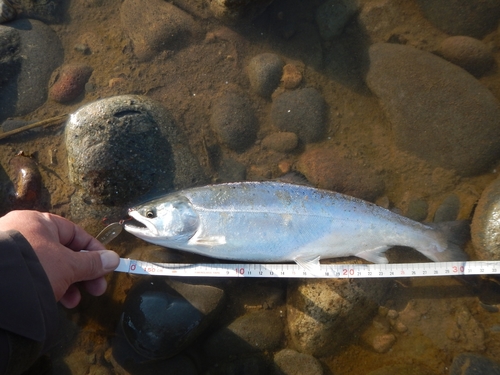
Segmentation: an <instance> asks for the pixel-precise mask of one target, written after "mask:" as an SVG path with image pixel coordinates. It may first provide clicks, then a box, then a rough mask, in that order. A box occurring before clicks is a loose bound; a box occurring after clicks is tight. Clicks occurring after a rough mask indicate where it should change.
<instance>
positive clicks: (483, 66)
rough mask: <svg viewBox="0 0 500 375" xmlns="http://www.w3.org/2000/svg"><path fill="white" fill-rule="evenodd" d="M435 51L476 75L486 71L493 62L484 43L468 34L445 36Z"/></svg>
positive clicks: (479, 75) (493, 59) (491, 55)
mask: <svg viewBox="0 0 500 375" xmlns="http://www.w3.org/2000/svg"><path fill="white" fill-rule="evenodd" d="M436 53H437V54H438V55H440V56H441V57H443V58H444V59H446V60H448V61H449V62H452V63H453V64H455V65H458V66H459V67H461V68H463V69H465V70H467V71H468V72H469V73H471V74H473V75H475V76H476V77H481V76H482V75H484V74H485V73H487V72H488V70H490V69H491V68H492V67H493V65H494V63H495V58H494V57H493V54H492V53H491V51H490V49H489V48H488V47H487V46H486V44H484V43H483V42H481V41H480V40H477V39H474V38H471V37H468V36H452V37H449V38H446V39H445V40H443V41H442V42H441V44H440V45H439V47H438V49H437V51H436Z"/></svg>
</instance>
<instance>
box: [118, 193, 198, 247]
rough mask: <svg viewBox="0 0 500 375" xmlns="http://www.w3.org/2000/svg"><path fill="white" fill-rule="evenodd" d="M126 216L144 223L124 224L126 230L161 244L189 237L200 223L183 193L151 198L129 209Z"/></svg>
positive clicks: (179, 241)
mask: <svg viewBox="0 0 500 375" xmlns="http://www.w3.org/2000/svg"><path fill="white" fill-rule="evenodd" d="M129 215H130V216H131V217H132V218H134V219H135V220H136V221H138V222H139V223H141V224H142V225H144V226H137V225H133V224H125V230H126V231H127V232H129V233H131V234H133V235H134V236H136V237H139V238H141V239H143V240H145V241H148V242H151V243H155V244H158V245H163V246H168V245H169V244H173V243H182V242H184V241H187V240H189V239H190V238H191V237H192V236H193V235H194V234H195V233H196V231H197V229H198V226H199V217H198V214H197V212H196V210H195V209H194V207H193V205H192V204H191V202H190V201H189V200H188V199H187V198H186V197H182V196H174V197H171V198H159V199H155V200H152V201H150V202H148V203H145V204H142V205H139V206H136V207H133V208H130V209H129Z"/></svg>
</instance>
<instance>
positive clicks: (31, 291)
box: [0, 231, 58, 375]
mask: <svg viewBox="0 0 500 375" xmlns="http://www.w3.org/2000/svg"><path fill="white" fill-rule="evenodd" d="M57 328H58V310H57V303H56V300H55V297H54V292H53V291H52V287H51V285H50V282H49V280H48V278H47V275H46V274H45V271H44V270H43V268H42V265H41V264H40V262H39V260H38V257H37V256H36V254H35V252H34V250H33V248H32V247H31V245H30V244H29V242H28V241H27V240H26V239H25V238H24V237H23V236H22V235H21V234H20V233H19V232H17V231H7V232H0V375H4V374H9V375H10V374H17V373H20V372H22V371H24V370H26V369H27V368H28V367H29V366H30V365H31V364H32V363H33V361H34V360H35V359H36V358H37V357H38V356H39V355H40V354H42V353H43V352H44V351H46V350H47V349H49V347H50V346H51V345H52V344H53V343H54V339H55V335H56V332H57Z"/></svg>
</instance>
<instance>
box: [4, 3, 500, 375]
mask: <svg viewBox="0 0 500 375" xmlns="http://www.w3.org/2000/svg"><path fill="white" fill-rule="evenodd" d="M174 3H175V2H174ZM190 3H191V4H193V3H198V2H195V1H192V2H190V1H187V0H186V1H182V2H179V6H180V7H181V8H183V9H184V10H186V11H187V12H188V13H190V8H189V6H186V4H190ZM321 3H322V2H321V1H300V0H293V1H290V0H289V1H285V0H282V1H280V0H276V1H274V3H272V4H271V5H270V6H269V7H268V8H267V9H266V10H265V11H264V12H263V13H262V14H260V15H259V16H257V17H255V18H254V19H253V20H249V19H243V20H240V21H238V22H236V23H234V24H231V25H228V24H227V23H224V22H222V21H220V20H217V19H215V18H213V17H211V16H210V12H209V11H208V10H207V9H206V8H205V7H203V6H199V7H197V6H194V7H192V9H191V14H192V15H193V17H194V18H195V20H196V23H197V24H198V25H199V27H200V30H201V31H200V33H199V35H197V36H196V37H194V38H192V40H190V42H189V43H188V44H187V45H185V46H183V48H180V49H176V50H173V51H166V52H163V53H161V54H158V55H157V56H154V57H153V58H151V59H150V60H149V61H147V62H140V61H139V60H138V59H137V58H136V57H135V56H134V52H133V47H132V44H131V42H130V40H129V38H128V36H127V35H126V33H125V32H124V31H123V29H122V26H121V23H120V5H121V1H115V0H108V1H99V0H80V1H76V0H75V1H72V2H71V4H70V5H69V8H68V9H67V21H66V22H64V23H61V24H52V25H50V26H51V28H52V29H53V30H54V31H55V32H56V33H57V35H58V36H59V38H60V39H61V41H62V44H63V47H64V51H65V57H64V62H65V63H70V62H80V63H82V62H83V63H85V64H88V65H90V66H92V67H93V69H94V70H93V73H92V76H91V78H90V80H89V82H88V84H87V85H86V92H85V94H84V97H83V98H79V99H78V100H77V101H74V102H71V103H70V104H58V103H55V102H53V101H50V100H48V101H47V102H46V103H45V104H44V105H43V106H41V107H40V108H38V109H37V110H35V111H34V112H32V113H30V114H28V115H26V116H24V117H23V118H24V119H26V120H32V119H36V120H42V119H46V118H50V117H55V116H58V115H61V114H69V113H72V112H74V111H75V110H77V109H78V108H79V107H81V106H82V105H83V104H86V103H90V102H93V101H95V100H97V99H100V98H106V97H110V96H114V95H121V94H140V95H146V96H148V97H151V98H153V99H155V100H158V101H159V102H161V103H162V104H163V105H164V106H165V107H166V108H167V109H168V110H169V111H170V112H171V114H172V116H173V117H174V119H175V121H176V123H177V125H178V126H179V127H180V128H181V130H182V131H183V132H184V133H185V134H186V138H187V139H188V142H189V146H190V148H191V150H192V152H193V153H194V155H195V156H196V157H197V158H198V160H199V162H200V164H201V165H202V167H203V168H204V170H205V173H206V174H207V176H209V178H210V179H211V180H212V181H215V182H217V181H221V175H223V174H224V171H223V170H221V168H220V166H219V161H220V160H223V159H226V160H227V159H231V160H235V161H237V162H239V163H241V164H242V165H243V166H244V167H245V170H246V178H247V179H248V180H261V179H270V178H276V177H279V176H281V175H283V174H285V173H286V172H288V171H289V170H291V169H294V166H295V165H296V164H297V161H298V159H299V158H300V156H301V155H302V154H303V153H304V152H305V151H308V150H311V149H316V148H317V149H323V150H335V154H336V155H337V157H338V158H340V159H346V160H350V161H355V162H356V163H357V164H359V165H360V166H362V167H363V168H366V169H367V170H369V171H370V173H372V174H374V175H376V176H378V178H380V179H382V180H383V183H384V185H385V189H384V191H383V193H382V194H380V196H377V197H376V198H378V199H379V200H378V202H379V203H380V204H384V202H389V205H390V207H391V208H394V209H397V210H399V211H400V212H402V213H407V211H408V208H409V206H411V204H412V202H414V201H416V200H423V201H425V202H427V204H428V210H427V215H425V216H426V217H425V218H426V219H427V220H429V221H430V220H432V218H433V217H434V214H435V212H436V210H437V209H438V208H439V206H440V205H441V204H442V202H443V201H444V200H445V199H446V198H447V197H449V196H450V195H452V194H454V195H455V196H457V197H458V198H459V201H460V208H459V212H458V217H457V218H458V219H470V218H471V217H472V214H473V210H474V206H475V204H476V203H477V200H478V199H479V197H480V195H481V192H482V191H483V190H484V188H485V186H487V184H488V183H489V182H491V181H492V180H494V179H495V178H496V177H497V172H496V171H497V170H496V169H493V168H492V169H491V170H490V172H488V173H482V174H480V175H477V176H473V177H461V176H460V174H459V173H456V172H455V171H452V170H447V169H444V168H440V167H435V166H432V165H430V164H428V163H426V162H425V161H422V160H420V159H418V158H417V157H416V156H413V155H411V154H410V153H406V152H404V151H402V150H400V149H398V148H397V147H396V145H395V143H394V140H393V135H392V132H391V124H390V122H389V121H388V119H387V117H386V115H385V114H384V111H383V109H382V108H381V106H380V104H379V101H378V99H377V98H376V97H375V96H374V95H373V94H372V93H371V92H370V90H369V89H368V88H367V86H366V85H365V83H364V81H363V74H364V72H365V71H366V68H367V64H368V61H367V60H366V59H367V58H366V49H367V47H368V45H369V44H370V42H369V40H368V36H367V35H366V33H365V31H364V30H363V29H362V27H361V26H360V25H359V24H358V23H357V22H356V17H354V18H353V20H351V21H350V22H349V23H348V24H347V25H346V27H345V29H344V31H343V32H342V34H341V35H340V36H339V37H337V38H334V39H332V40H330V41H324V40H321V38H320V36H319V33H318V30H317V26H316V23H315V20H314V14H315V13H314V12H315V9H316V7H317V6H318V5H319V4H321ZM361 3H362V4H365V3H369V1H361ZM395 3H396V4H397V6H398V7H400V8H401V9H403V10H404V15H405V19H404V23H403V22H401V24H398V25H394V26H393V27H392V28H390V29H388V30H387V31H386V32H385V33H384V34H383V36H381V37H380V38H381V39H382V40H385V41H387V40H389V39H391V36H392V37H394V36H399V37H400V39H401V38H402V37H404V40H405V44H407V45H411V46H414V47H417V48H419V49H422V50H425V51H434V50H435V49H436V48H437V46H438V45H439V43H440V42H441V41H442V40H443V39H444V38H446V37H447V35H446V34H445V33H444V32H442V31H440V30H438V29H437V28H435V27H434V26H432V25H431V24H430V23H429V22H428V21H427V20H426V19H425V18H424V17H423V16H422V14H421V12H420V11H419V8H418V6H417V5H416V4H415V3H414V2H406V3H405V4H404V5H402V4H399V2H395ZM137 17H141V15H139V14H138V15H137ZM146 26H147V25H144V27H146ZM290 28H291V29H293V30H294V31H295V33H294V34H293V35H291V36H290V35H289V34H288V33H287V32H288V30H289V29H290ZM499 33H500V32H499V31H498V29H497V31H493V32H492V33H490V34H488V35H487V36H486V37H484V39H483V41H484V42H485V43H487V44H488V45H490V46H493V51H494V55H495V58H496V61H497V63H498V62H499V61H500V52H498V51H499V50H500V43H499V41H500V35H499ZM79 44H87V45H88V47H89V48H90V50H91V53H90V54H83V53H81V52H80V51H78V50H76V49H75V45H79ZM264 52H273V53H276V54H279V55H280V56H281V57H282V58H283V59H284V61H285V62H286V63H292V64H295V65H296V66H297V67H298V68H299V70H300V71H301V72H302V74H303V80H302V83H301V87H314V88H316V89H318V90H319V92H320V93H321V94H322V96H323V98H324V99H325V102H326V104H327V120H326V131H325V134H324V137H323V138H322V139H321V140H320V141H319V142H316V143H311V144H307V145H304V144H300V145H299V147H298V148H296V149H295V150H293V151H291V152H288V153H282V152H276V151H272V150H265V149H263V147H262V145H261V142H262V140H263V139H264V138H265V136H267V135H269V134H270V133H272V132H274V131H275V128H274V127H273V124H272V122H271V118H270V116H269V112H270V106H271V100H268V99H263V98H261V97H259V96H258V95H256V94H254V93H252V92H251V91H250V84H249V81H248V76H247V72H246V67H247V66H248V63H249V61H250V59H251V58H252V57H253V56H255V55H257V54H260V53H264ZM479 80H480V82H481V83H483V84H484V85H485V86H486V87H488V88H489V89H490V91H491V92H492V93H493V95H494V96H495V97H496V98H497V99H500V73H498V72H497V70H496V69H493V70H492V71H491V72H489V73H488V74H487V75H485V76H483V77H482V78H480V79H479ZM230 88H236V89H238V90H241V91H243V92H245V93H246V94H248V96H249V97H250V99H251V103H252V108H253V111H254V113H255V116H256V117H257V120H258V123H259V131H258V134H257V141H256V142H255V143H254V144H253V145H251V146H250V147H249V148H248V149H246V150H245V151H244V152H239V153H237V152H234V151H231V150H230V149H228V148H226V147H224V146H221V147H219V146H218V141H217V138H216V137H215V135H214V132H213V130H212V129H211V127H210V123H209V119H210V114H211V107H212V106H213V103H214V100H215V98H216V97H217V96H219V95H220V94H221V93H222V92H224V91H226V90H228V89H230ZM478 125H479V124H478ZM478 131H480V128H478ZM2 142H3V143H2V146H1V148H0V162H1V165H2V166H3V168H4V170H5V172H3V174H2V176H1V177H2V182H3V183H4V186H7V185H8V182H7V181H8V176H7V175H9V176H12V175H13V174H14V172H15V171H13V170H11V166H10V164H9V161H10V159H11V158H12V157H13V156H14V155H15V154H16V153H17V152H19V151H21V150H22V151H24V153H26V154H28V155H31V154H33V155H34V156H35V158H36V160H37V162H38V165H39V169H40V173H41V175H42V180H43V186H44V189H43V190H42V192H41V195H40V198H39V202H38V203H37V205H36V206H35V208H37V209H42V210H48V211H50V212H54V213H57V214H61V215H63V216H67V217H70V197H71V195H72V194H73V192H74V190H75V189H74V187H72V186H71V184H70V183H69V181H68V176H67V174H68V168H67V162H66V150H65V144H64V132H63V126H56V127H53V128H50V129H44V130H38V131H37V130H35V131H31V132H29V133H25V134H22V135H18V136H15V137H12V138H9V139H8V140H6V141H2ZM214 145H215V146H214ZM213 149H217V150H218V151H217V152H216V153H213V152H211V150H213ZM322 172H324V173H326V174H328V173H330V172H328V171H327V170H324V171H322ZM359 179H360V180H362V179H363V176H359ZM360 184H361V185H362V183H360ZM368 189H370V186H368ZM385 204H386V203H385ZM8 208H9V207H6V208H4V210H5V209H8ZM94 224H95V226H93V228H95V227H99V228H104V224H101V223H94ZM93 228H92V230H94V229H93ZM89 230H90V229H89ZM92 234H93V235H97V232H96V233H93V232H92ZM108 248H110V249H113V250H116V251H118V252H119V253H120V255H121V256H124V257H129V256H130V257H136V258H139V257H141V259H144V260H151V261H165V259H166V258H168V257H170V255H165V254H157V253H156V252H148V250H147V249H148V245H145V243H144V242H141V241H139V240H137V239H134V238H132V237H131V236H130V235H128V234H125V233H124V234H122V235H120V237H118V238H117V239H116V240H114V241H113V242H111V243H110V244H109V245H108ZM466 250H467V251H468V253H469V254H470V255H471V257H472V258H473V257H474V249H473V247H472V245H471V244H468V245H467V248H466ZM164 251H165V253H168V252H169V251H168V250H164ZM172 254H173V255H172V256H171V257H173V258H174V259H175V257H178V258H180V259H182V255H178V253H177V252H172ZM168 259H171V258H168ZM390 259H391V261H400V262H406V261H411V260H418V261H422V259H421V258H419V257H418V255H416V254H414V253H412V252H408V251H407V250H406V249H395V250H392V251H391V256H390ZM139 279H140V277H137V276H130V275H123V274H113V275H110V276H109V279H108V280H109V285H110V288H109V290H108V292H107V293H106V294H105V295H104V296H102V297H99V298H97V299H96V298H90V297H85V298H84V301H83V302H82V304H81V306H80V307H79V308H77V309H75V310H74V311H67V312H63V315H64V316H65V321H66V324H65V337H64V339H62V341H61V342H60V343H59V344H58V346H57V348H55V349H54V350H53V352H52V353H51V354H50V360H51V361H52V363H53V369H52V370H47V371H48V373H54V374H62V373H68V374H70V373H71V374H107V373H115V372H116V373H120V371H123V370H119V368H118V367H113V366H114V365H116V363H115V362H114V361H113V359H112V358H111V357H112V354H111V349H110V345H111V340H112V339H113V338H114V337H116V333H115V331H116V326H117V322H118V319H119V316H120V312H121V307H122V303H123V301H124V299H125V296H126V292H127V291H128V290H129V289H130V287H131V286H132V285H133V284H134V283H135V282H136V281H137V280H139ZM203 281H205V282H207V283H210V284H212V283H214V284H215V285H219V286H224V288H225V289H226V293H227V295H228V301H227V306H226V308H225V309H224V310H223V312H221V317H220V319H219V320H218V322H217V323H216V324H217V326H223V325H224V324H227V323H228V322H231V321H232V320H234V319H235V318H236V317H238V316H242V315H244V314H245V313H248V312H253V311H255V310H262V309H264V307H262V306H263V303H262V301H261V297H259V295H255V293H252V290H253V289H254V287H255V286H257V285H259V286H262V287H263V288H274V287H277V288H278V289H280V290H282V291H283V293H285V292H286V288H287V285H286V284H287V282H286V281H281V280H280V281H275V280H258V281H257V280H213V279H210V280H203ZM499 292H500V290H499V288H498V284H497V282H496V280H495V279H494V278H491V279H479V278H464V279H457V278H419V279H404V280H396V279H395V280H391V281H390V283H389V285H388V286H387V295H386V296H385V299H384V301H383V303H382V305H383V306H382V307H381V309H380V311H379V313H378V314H377V313H375V315H374V319H375V320H374V321H375V323H373V322H372V320H371V318H370V319H367V321H366V324H365V325H361V326H360V327H359V329H357V330H356V331H355V332H352V338H351V339H350V340H347V341H346V342H345V343H339V346H338V348H337V349H336V350H335V351H334V352H332V353H330V354H328V355H324V356H321V358H319V359H320V360H321V362H322V364H323V366H324V371H325V372H324V373H325V374H327V373H331V374H338V375H351V374H353V375H354V374H365V373H369V372H370V371H373V370H376V369H379V368H381V367H384V366H388V365H411V366H422V368H425V369H427V370H429V373H432V374H448V369H449V367H450V364H451V361H452V360H453V357H454V356H455V355H457V354H460V353H463V352H472V353H478V354H482V355H484V356H486V357H489V358H492V359H496V358H498V357H499V355H500V345H499V344H498V342H499V340H498V339H499V337H498V335H500V333H499V332H498V329H497V327H498V325H500V313H498V312H491V311H488V309H486V308H485V307H484V305H482V304H481V303H483V304H486V305H488V306H489V305H496V304H497V303H498V302H499V301H498V300H499V299H500V293H499ZM272 310H273V311H276V314H278V315H279V316H280V318H281V319H282V321H283V322H286V306H285V303H284V301H281V302H278V303H277V304H276V305H275V306H273V307H272ZM388 310H395V311H397V312H398V314H399V317H398V319H397V320H398V321H399V322H401V323H403V324H404V325H405V326H406V328H407V330H403V329H401V332H399V331H398V330H397V329H396V328H394V326H391V323H390V321H389V320H388V318H387V311H388ZM377 322H379V323H380V322H382V323H380V324H379V323H377ZM377 324H378V325H377ZM284 326H285V327H286V324H284ZM380 326H383V327H386V328H387V332H389V333H392V334H393V335H394V336H395V337H396V341H395V343H394V344H393V345H392V347H391V348H390V350H389V351H388V352H386V353H378V352H376V351H375V350H374V349H373V347H371V346H370V345H368V344H367V342H368V341H369V337H371V336H370V335H377V334H380V332H382V331H384V330H385V328H384V329H382V330H381V331H380V332H379V331H377V330H378V329H379V328H380ZM377 327H379V328H377ZM213 329H215V328H213ZM284 331H285V332H284V335H285V336H284V339H283V340H282V341H281V346H280V348H286V347H290V348H294V346H293V343H292V340H291V339H290V337H289V332H287V329H286V328H285V330H284ZM387 332H385V331H384V333H387ZM200 342H201V341H200ZM200 345H201V344H199V343H195V344H194V345H193V348H191V349H189V350H188V355H189V356H190V358H198V362H197V363H198V364H199V368H200V369H199V373H205V371H206V369H208V368H211V367H213V366H215V365H217V364H218V362H220V361H218V360H217V359H213V361H212V362H211V361H210V359H207V358H203V359H202V360H200V359H199V357H200V354H199V349H200V348H199V346H200ZM276 351H278V349H276ZM193 353H194V354H193ZM197 353H198V354H197ZM272 355H273V353H272V352H266V353H264V356H265V357H266V358H272ZM195 362H196V361H195ZM200 363H201V364H200ZM39 366H40V368H41V369H43V368H44V367H43V366H44V365H43V364H42V365H39ZM137 373H141V372H140V371H138V372H137ZM176 373H181V372H176Z"/></svg>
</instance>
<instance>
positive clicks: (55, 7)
mask: <svg viewBox="0 0 500 375" xmlns="http://www.w3.org/2000/svg"><path fill="white" fill-rule="evenodd" d="M15 2H16V4H17V7H18V8H19V9H21V12H20V13H19V14H18V18H30V19H35V20H39V21H42V22H45V23H61V22H63V21H64V17H65V16H66V14H67V13H66V12H67V8H68V6H69V4H67V3H66V2H64V1H58V0H47V1H32V0H16V1H15Z"/></svg>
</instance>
